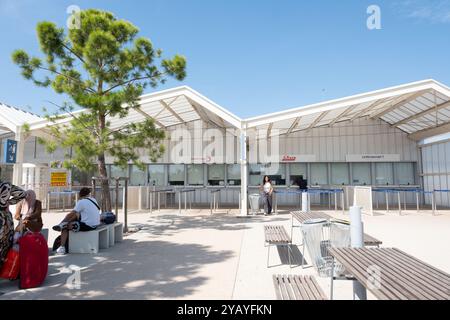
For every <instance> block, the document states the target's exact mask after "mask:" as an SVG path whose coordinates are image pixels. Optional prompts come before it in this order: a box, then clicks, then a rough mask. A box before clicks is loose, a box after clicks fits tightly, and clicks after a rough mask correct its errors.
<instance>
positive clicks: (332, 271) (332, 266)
mask: <svg viewBox="0 0 450 320" xmlns="http://www.w3.org/2000/svg"><path fill="white" fill-rule="evenodd" d="M330 278H331V285H330V300H333V282H334V258H333V262H332V263H331V275H330Z"/></svg>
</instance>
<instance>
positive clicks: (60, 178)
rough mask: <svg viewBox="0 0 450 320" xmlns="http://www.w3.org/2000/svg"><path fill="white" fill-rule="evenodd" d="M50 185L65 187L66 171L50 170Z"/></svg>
mask: <svg viewBox="0 0 450 320" xmlns="http://www.w3.org/2000/svg"><path fill="white" fill-rule="evenodd" d="M50 186H51V187H66V186H67V171H53V172H50Z"/></svg>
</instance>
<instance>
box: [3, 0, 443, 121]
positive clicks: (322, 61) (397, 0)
mask: <svg viewBox="0 0 450 320" xmlns="http://www.w3.org/2000/svg"><path fill="white" fill-rule="evenodd" d="M73 4H74V5H78V6H79V7H80V8H82V9H86V8H100V9H106V10H109V11H111V12H113V13H114V14H116V16H117V17H119V18H123V19H126V20H129V21H131V22H133V23H134V24H135V25H136V26H138V27H139V28H140V31H141V32H140V35H142V36H146V37H149V38H150V39H151V40H152V41H153V43H154V44H155V46H157V47H159V48H162V49H163V50H164V52H165V54H166V55H168V56H170V55H173V54H175V53H180V54H183V55H185V56H186V57H187V60H188V76H187V78H186V80H185V81H183V82H182V83H179V82H175V81H170V82H168V83H167V84H166V85H165V86H164V87H174V86H177V85H180V84H186V85H189V86H191V87H192V88H194V89H195V90H198V91H199V92H201V93H202V94H204V95H206V96H207V97H209V98H210V99H212V100H214V101H215V102H217V103H219V104H220V105H222V106H223V107H225V108H227V109H229V110H230V111H232V112H234V113H235V114H236V115H238V116H241V117H249V116H255V115H260V114H263V113H268V112H275V111H279V110H283V109H286V108H288V107H297V106H302V105H305V104H308V103H314V102H319V101H322V100H328V99H332V98H339V97H343V96H346V95H352V94H356V93H360V92H365V91H369V90H375V89H381V88H384V87H387V86H392V85H398V84H402V83H406V82H411V81H417V80H422V79H427V78H434V79H436V80H438V81H441V82H443V83H445V84H447V85H450V60H449V53H450V41H449V34H450V33H449V31H450V0H391V1H379V0H373V1H365V0H346V1H334V0H328V1H325V0H322V1H320V0H318V1H300V0H284V1H275V0H270V1H269V0H147V1H143V0H142V1H139V0H127V1H118V0H109V1H81V0H70V1H64V0H35V1H31V0H0V35H1V41H2V45H1V46H0V85H1V90H0V101H2V102H4V103H8V104H10V105H14V106H17V107H21V108H24V109H30V110H32V111H34V112H36V113H41V112H42V107H43V106H49V104H48V103H47V102H46V101H47V100H50V101H52V102H56V103H59V102H61V101H62V100H63V97H61V96H58V95H56V94H54V93H53V92H52V90H51V89H43V88H37V87H35V86H34V85H33V84H32V83H31V82H28V81H26V80H24V79H23V78H22V77H21V76H20V72H19V70H18V68H17V67H16V66H14V65H13V64H12V62H11V52H12V51H13V50H14V49H18V48H23V49H26V50H27V51H29V52H32V53H35V54H38V43H37V39H36V35H35V26H36V23H37V22H38V21H42V20H49V21H54V22H56V23H58V24H59V25H65V22H66V20H67V18H68V15H67V13H66V8H67V7H68V6H69V5H73ZM371 4H376V5H378V6H379V7H380V8H381V21H382V29H381V30H368V29H367V27H366V19H367V17H368V14H367V13H366V10H367V7H368V6H369V5H371ZM164 87H161V88H164ZM148 92H151V90H148ZM50 109H51V108H50Z"/></svg>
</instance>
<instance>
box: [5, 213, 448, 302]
mask: <svg viewBox="0 0 450 320" xmlns="http://www.w3.org/2000/svg"><path fill="white" fill-rule="evenodd" d="M234 213H235V212H229V211H226V212H225V211H224V212H221V213H220V212H219V213H217V214H215V215H214V216H210V215H209V211H208V210H192V211H190V213H189V215H182V216H179V215H178V214H177V211H176V210H162V211H161V212H160V213H159V214H156V213H154V214H153V215H152V216H150V214H149V213H131V214H130V215H129V224H130V226H131V227H132V228H135V229H139V231H138V232H135V233H132V234H130V235H128V236H126V237H125V239H124V241H123V242H122V243H120V244H117V245H116V246H114V247H113V248H110V249H108V250H103V251H101V252H100V253H99V254H97V255H88V254H84V255H82V254H70V255H66V256H51V257H50V265H49V274H48V277H47V280H46V282H45V283H44V285H43V286H42V287H40V288H36V289H30V290H18V289H17V281H14V282H10V281H6V280H0V299H92V298H95V299H274V298H275V292H274V289H273V284H272V278H271V277H272V274H274V273H293V274H294V273H298V274H314V273H315V271H314V269H313V268H306V269H302V268H300V267H294V268H290V267H289V266H288V265H287V257H286V253H285V252H284V251H283V250H280V251H277V250H276V249H273V250H272V251H271V255H270V263H271V264H273V265H275V266H273V267H271V268H266V259H267V248H265V247H264V243H263V238H264V237H263V225H264V224H282V225H285V226H286V227H287V228H290V216H289V215H288V214H283V213H282V212H280V214H279V215H277V216H269V217H264V216H257V217H251V218H237V217H235V216H234ZM328 213H330V214H333V215H334V212H332V211H331V212H328ZM336 216H337V217H341V218H342V217H343V216H342V214H340V213H338V214H336ZM62 217H63V213H62V212H56V213H49V214H47V213H46V214H44V223H45V227H46V228H50V229H51V226H52V225H53V224H55V223H57V222H58V221H59V220H60V219H61V218H62ZM120 220H121V221H123V217H120ZM364 224H365V231H366V232H367V233H369V234H371V235H372V236H375V237H377V238H379V239H381V240H383V242H384V244H383V245H384V246H387V247H392V246H394V247H397V248H400V249H402V250H404V251H406V252H408V253H410V254H412V255H414V256H416V257H418V258H420V259H422V260H424V261H426V262H428V263H430V264H432V265H434V266H436V267H438V268H440V269H442V270H444V271H446V272H449V273H450V255H449V254H448V244H449V243H450V213H448V212H446V213H441V214H439V215H438V216H431V214H430V212H421V213H416V212H415V211H414V212H413V211H411V212H407V214H406V215H404V216H397V215H396V214H395V213H390V214H376V215H375V216H364ZM56 236H57V234H56V233H55V232H53V231H50V235H49V243H50V244H51V243H53V240H54V238H55V237H56ZM295 240H296V241H297V242H298V241H299V235H298V229H297V233H296V234H294V241H295ZM300 250H301V249H300ZM300 250H295V259H296V261H297V262H298V261H299V260H300V257H301V254H300ZM306 259H308V255H306ZM71 265H77V266H79V267H81V270H82V271H81V288H80V289H69V288H68V286H67V285H66V280H67V278H68V277H69V275H70V274H71V271H70V269H69V266H71ZM318 280H319V284H320V285H321V286H322V288H323V289H324V290H325V292H326V293H327V295H329V280H328V279H326V278H318ZM335 298H337V299H351V298H352V290H351V282H350V281H337V282H335ZM369 298H373V297H371V296H370V295H369Z"/></svg>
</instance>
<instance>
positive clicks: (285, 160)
mask: <svg viewBox="0 0 450 320" xmlns="http://www.w3.org/2000/svg"><path fill="white" fill-rule="evenodd" d="M295 160H297V157H294V156H287V155H284V156H283V159H281V161H282V162H292V161H295Z"/></svg>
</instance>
